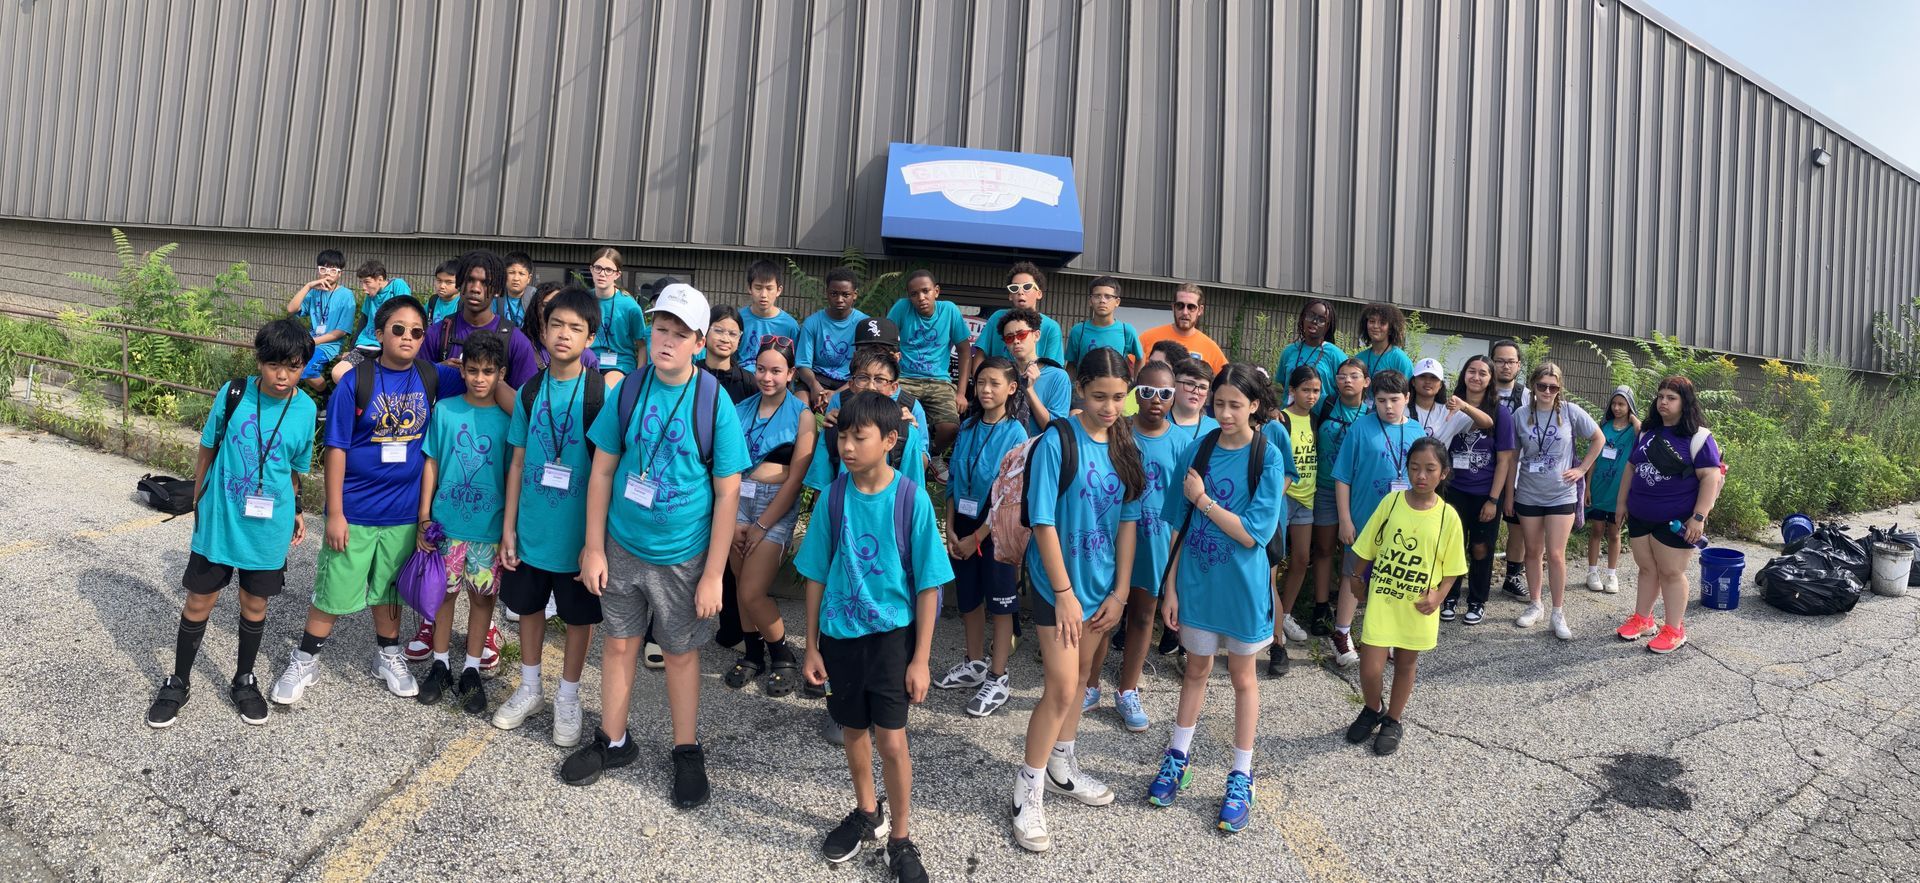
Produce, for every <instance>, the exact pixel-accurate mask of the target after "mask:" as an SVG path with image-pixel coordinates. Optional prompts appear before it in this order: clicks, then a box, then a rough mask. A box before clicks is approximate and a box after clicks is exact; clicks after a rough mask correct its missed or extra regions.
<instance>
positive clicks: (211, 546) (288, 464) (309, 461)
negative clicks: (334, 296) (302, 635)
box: [192, 311, 352, 570]
mask: <svg viewBox="0 0 1920 883" xmlns="http://www.w3.org/2000/svg"><path fill="white" fill-rule="evenodd" d="M348 316H349V317H351V316H352V312H351V311H349V312H348ZM349 320H351V319H349ZM241 382H244V383H245V384H246V385H247V391H246V394H245V395H243V396H241V398H240V404H239V405H237V406H235V407H234V409H233V419H232V420H231V421H229V422H227V423H226V425H225V426H222V425H221V421H222V420H223V419H224V414H223V412H224V411H225V408H226V401H227V386H231V385H232V384H231V383H229V384H226V385H223V386H221V388H220V392H219V393H218V394H216V395H215V396H214V397H213V412H212V413H210V414H208V415H207V422H206V425H205V426H203V427H201V429H200V446H201V447H203V448H217V449H219V453H217V454H215V455H214V458H213V463H212V464H211V465H209V466H208V467H207V475H206V478H205V479H204V480H203V481H202V487H204V488H205V489H206V492H205V493H204V494H203V495H202V496H201V497H200V507H199V510H198V512H197V513H196V514H195V515H194V521H193V546H192V548H193V551H195V552H198V553H200V554H201V556H202V557H205V558H206V559H207V560H208V561H211V562H213V563H215V564H224V565H227V566H228V567H237V568H239V569H241V570H279V569H280V568H282V567H285V566H286V565H287V545H288V544H289V543H291V542H293V520H294V518H295V515H294V512H293V510H294V494H293V473H295V472H299V473H303V474H304V473H306V472H309V471H311V470H312V468H313V419H314V413H315V408H314V406H313V400H312V399H310V398H307V396H306V394H305V393H303V392H300V391H299V390H297V389H296V390H294V391H293V394H292V395H290V396H288V397H286V398H285V399H281V400H276V399H273V398H271V397H263V396H261V395H260V382H259V379H258V378H253V377H249V378H247V379H246V380H245V381H241ZM223 437H224V439H225V442H226V443H225V444H221V441H222V438H223ZM263 450H264V451H265V452H266V454H265V456H264V457H263V456H262V455H261V452H262V451H263ZM249 494H258V495H260V496H267V497H272V498H273V517H272V518H248V517H247V516H246V512H247V496H248V495H249Z"/></svg>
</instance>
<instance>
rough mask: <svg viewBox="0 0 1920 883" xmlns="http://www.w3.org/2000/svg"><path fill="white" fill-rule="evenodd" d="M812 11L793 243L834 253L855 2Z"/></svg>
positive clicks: (818, 5)
mask: <svg viewBox="0 0 1920 883" xmlns="http://www.w3.org/2000/svg"><path fill="white" fill-rule="evenodd" d="M813 13H814V15H813V27H812V29H811V31H810V33H811V34H812V44H811V46H810V47H809V51H808V52H807V56H808V67H807V98H806V119H805V121H804V122H803V123H802V124H801V143H800V170H799V171H800V189H799V201H798V204H797V212H796V215H795V218H794V220H795V224H796V231H797V237H796V240H795V244H796V245H798V246H799V247H800V248H803V249H808V250H812V251H839V250H840V249H841V248H842V247H844V246H845V244H846V242H847V230H848V229H849V227H850V225H851V218H852V212H853V207H852V206H851V205H850V204H849V202H848V200H849V199H850V197H851V194H850V193H849V192H848V190H847V181H848V179H849V178H850V176H851V171H852V168H853V159H852V157H850V156H848V152H847V149H846V143H847V132H849V131H851V129H852V126H853V119H854V117H853V108H854V105H855V104H857V103H858V102H859V100H860V93H859V89H860V82H859V64H858V59H859V55H858V52H859V48H858V47H859V45H860V19H859V4H858V3H857V2H856V0H814V2H813ZM1016 45H1017V44H1016ZM1008 51H1009V53H1011V52H1012V51H1013V50H1008Z"/></svg>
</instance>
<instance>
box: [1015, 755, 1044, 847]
mask: <svg viewBox="0 0 1920 883" xmlns="http://www.w3.org/2000/svg"><path fill="white" fill-rule="evenodd" d="M1045 793H1046V791H1045V789H1044V788H1036V787H1030V786H1028V785H1027V783H1026V782H1024V781H1021V779H1020V776H1019V774H1015V776H1014V780H1013V842H1015V843H1018V844H1020V846H1021V847H1022V848H1024V849H1026V850H1028V851H1030V852H1046V851H1047V848H1048V847H1050V846H1052V845H1053V838H1051V837H1049V836H1047V809H1046V806H1045V805H1044V801H1043V798H1042V796H1041V795H1043V794H1045Z"/></svg>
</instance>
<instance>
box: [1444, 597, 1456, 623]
mask: <svg viewBox="0 0 1920 883" xmlns="http://www.w3.org/2000/svg"><path fill="white" fill-rule="evenodd" d="M1458 603H1459V602H1457V601H1455V600H1454V599H1452V598H1448V599H1447V600H1446V603H1444V604H1441V605H1440V621H1441V622H1452V621H1453V618H1454V617H1456V616H1458V615H1460V614H1459V612H1458V611H1456V610H1455V609H1454V608H1455V606H1456V605H1457V604H1458Z"/></svg>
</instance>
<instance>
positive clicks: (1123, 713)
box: [1113, 690, 1151, 733]
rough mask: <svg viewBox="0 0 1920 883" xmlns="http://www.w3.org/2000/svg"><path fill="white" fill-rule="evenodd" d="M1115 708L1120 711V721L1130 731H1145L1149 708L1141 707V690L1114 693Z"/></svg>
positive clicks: (1148, 724) (1147, 724)
mask: <svg viewBox="0 0 1920 883" xmlns="http://www.w3.org/2000/svg"><path fill="white" fill-rule="evenodd" d="M1113 710H1114V711H1117V712H1119V713H1120V723H1121V724H1122V725H1124V726H1125V727H1126V728H1127V730H1128V731H1129V732H1133V733H1144V732H1146V731H1147V727H1149V726H1151V724H1150V723H1148V722H1147V710H1146V709H1144V708H1141V707H1140V691H1139V690H1121V691H1120V692H1118V693H1115V694H1113Z"/></svg>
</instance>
